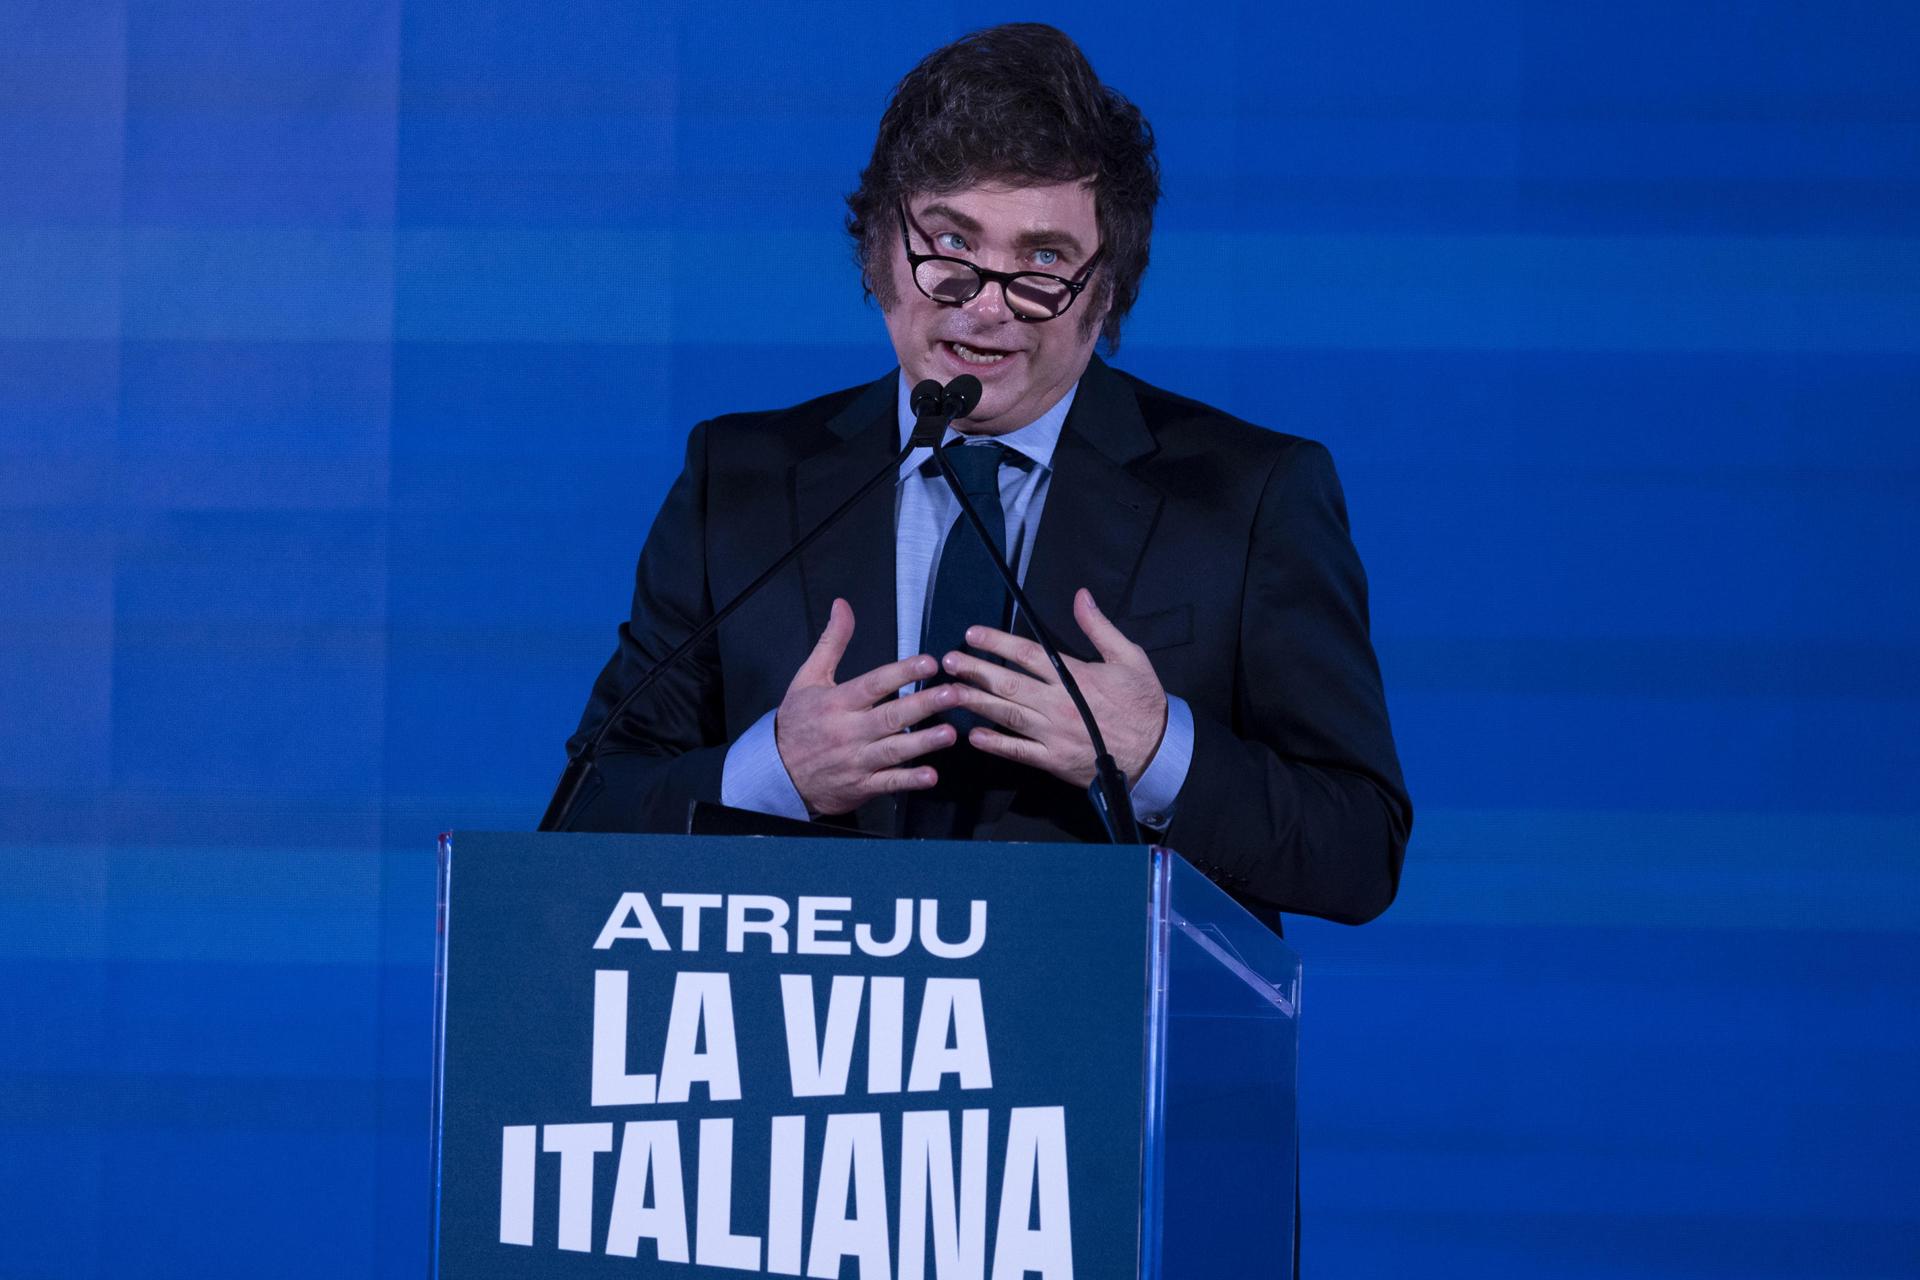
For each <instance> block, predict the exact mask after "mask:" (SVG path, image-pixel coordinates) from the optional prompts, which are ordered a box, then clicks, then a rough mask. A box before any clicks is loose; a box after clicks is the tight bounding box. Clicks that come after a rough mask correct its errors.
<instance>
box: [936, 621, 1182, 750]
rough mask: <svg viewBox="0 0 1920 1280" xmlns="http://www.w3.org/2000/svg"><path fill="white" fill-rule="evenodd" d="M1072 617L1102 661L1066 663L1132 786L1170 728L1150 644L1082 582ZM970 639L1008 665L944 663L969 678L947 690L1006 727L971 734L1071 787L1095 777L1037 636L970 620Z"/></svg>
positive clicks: (956, 657) (1079, 728)
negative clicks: (1126, 629)
mask: <svg viewBox="0 0 1920 1280" xmlns="http://www.w3.org/2000/svg"><path fill="white" fill-rule="evenodd" d="M1073 618H1074V621H1075V622H1077V623H1079V624H1080V630H1081V631H1083V632H1085V633H1086V637H1087V639H1089V640H1091V641H1092V642H1093V647H1094V649H1095V650H1096V651H1098V653H1099V654H1100V661H1099V662H1081V661H1079V660H1078V659H1076V658H1064V659H1063V660H1064V661H1065V662H1066V664H1067V669H1068V670H1069V671H1071V672H1072V673H1073V678H1074V679H1075V680H1076V681H1078V682H1079V685H1080V692H1081V694H1082V695H1084V696H1085V698H1086V700H1087V707H1088V709H1089V710H1091V711H1092V712H1093V718H1094V720H1096V721H1097V722H1098V723H1099V725H1100V732H1101V734H1102V736H1104V737H1105V738H1106V740H1107V750H1108V751H1110V752H1112V753H1113V759H1114V763H1115V764H1117V765H1119V766H1120V770H1121V772H1123V773H1125V774H1126V775H1127V781H1128V782H1129V783H1133V782H1137V781H1138V780H1139V778H1140V774H1141V773H1142V772H1143V771H1145V769H1146V767H1147V765H1148V764H1149V763H1150V762H1151V761H1152V760H1153V755H1154V752H1156V751H1158V750H1159V749H1160V738H1161V735H1163V734H1164V733H1165V732H1166V729H1167V692H1166V690H1165V689H1163V688H1162V687H1161V685H1160V677H1159V676H1157V675H1155V674H1154V670H1153V663H1152V662H1150V661H1148V659H1147V653H1146V650H1144V649H1142V648H1141V647H1140V646H1139V645H1137V644H1135V643H1133V641H1131V640H1129V639H1127V638H1126V637H1125V636H1124V635H1122V634H1120V629H1119V628H1118V627H1116V626H1114V625H1113V623H1111V622H1109V621H1108V620H1107V616H1106V615H1105V614H1104V613H1101V612H1100V608H1099V606H1098V605H1096V604H1094V602H1093V593H1092V592H1090V591H1088V590H1087V589H1086V588H1084V587H1082V588H1081V589H1080V590H1079V591H1077V592H1075V593H1074V596H1073ZM967 644H968V645H969V646H971V647H972V648H975V649H979V650H981V651H983V652H986V653H990V654H992V655H993V656H994V657H996V658H1002V659H1005V660H1006V661H1007V662H1009V663H1011V664H1012V666H1011V667H1001V666H995V665H994V664H993V663H991V662H986V661H984V660H982V659H980V658H976V657H973V656H971V655H970V654H966V653H962V652H960V651H958V650H956V651H954V652H952V653H949V654H947V655H946V657H945V659H944V660H943V662H944V665H945V667H946V671H947V674H948V675H950V676H952V677H954V679H955V680H956V681H964V682H965V683H956V684H953V685H943V686H941V687H942V688H957V689H958V690H959V691H960V705H961V706H963V707H965V708H967V709H968V710H969V711H973V712H976V713H978V714H979V715H980V716H981V717H982V718H983V719H986V720H990V721H992V722H993V723H994V724H996V725H999V726H1000V728H999V729H998V730H995V729H989V728H986V727H984V726H981V727H978V728H975V729H974V730H973V731H972V732H971V733H969V734H968V735H967V741H969V742H971V743H972V744H973V745H974V746H976V747H978V748H979V749H980V750H982V751H986V752H989V753H991V754H993V755H996V756H1004V757H1006V758H1007V759H1009V760H1018V761H1019V762H1020V763H1022V764H1030V765H1033V766H1034V767H1035V768H1037V769H1044V770H1046V771H1047V772H1048V773H1050V774H1052V775H1053V776H1054V777H1056V778H1060V779H1062V780H1064V781H1067V782H1071V783H1073V784H1074V785H1075V786H1078V787H1084V786H1086V785H1088V784H1089V783H1091V782H1092V781H1093V743H1092V741H1091V740H1089V739H1088V737H1087V727H1086V726H1085V725H1084V724H1082V723H1081V721H1080V714H1079V712H1077V711H1075V710H1074V707H1073V699H1071V698H1070V697H1068V696H1067V691H1066V689H1065V688H1064V687H1063V686H1062V685H1061V683H1060V677H1059V676H1058V675H1056V674H1055V673H1054V670H1053V664H1052V663H1050V662H1048V661H1047V655H1046V651H1045V650H1044V649H1042V648H1041V647H1040V646H1039V644H1038V643H1036V642H1035V641H1032V640H1023V639H1021V638H1020V637H1018V636H1014V635H1009V634H1008V633H1007V632H1005V631H997V630H995V629H994V628H992V627H969V628H968V629H967ZM915 736H916V737H917V736H919V735H917V734H916V735H915Z"/></svg>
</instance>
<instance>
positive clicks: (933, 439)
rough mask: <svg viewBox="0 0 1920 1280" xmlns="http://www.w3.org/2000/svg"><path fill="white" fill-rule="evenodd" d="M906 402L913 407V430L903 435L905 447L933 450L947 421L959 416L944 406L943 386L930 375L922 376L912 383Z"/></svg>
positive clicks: (976, 398)
mask: <svg viewBox="0 0 1920 1280" xmlns="http://www.w3.org/2000/svg"><path fill="white" fill-rule="evenodd" d="M967 376H968V375H967V374H961V375H960V377H961V378H965V377H967ZM954 381H955V382H958V381H960V378H955V379H954ZM979 381H980V380H979V379H978V378H974V379H973V382H974V383H975V385H978V384H979ZM974 399H975V400H976V401H977V400H978V399H979V396H978V395H976V396H975V397H974ZM907 406H908V407H909V408H911V409H912V410H913V434H912V435H911V436H909V437H908V439H907V448H908V449H909V450H913V449H933V450H935V451H936V452H937V451H938V450H939V448H940V437H941V436H942V435H944V434H945V433H946V430H947V424H948V423H949V422H952V421H953V420H954V418H955V417H957V416H959V415H956V414H954V413H952V412H950V411H949V410H948V408H947V389H946V388H945V387H943V386H941V385H940V384H939V383H938V382H935V381H934V380H933V379H932V378H927V379H924V380H923V381H921V382H920V383H919V385H917V386H915V387H914V389H913V394H912V395H910V396H908V397H907Z"/></svg>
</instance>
